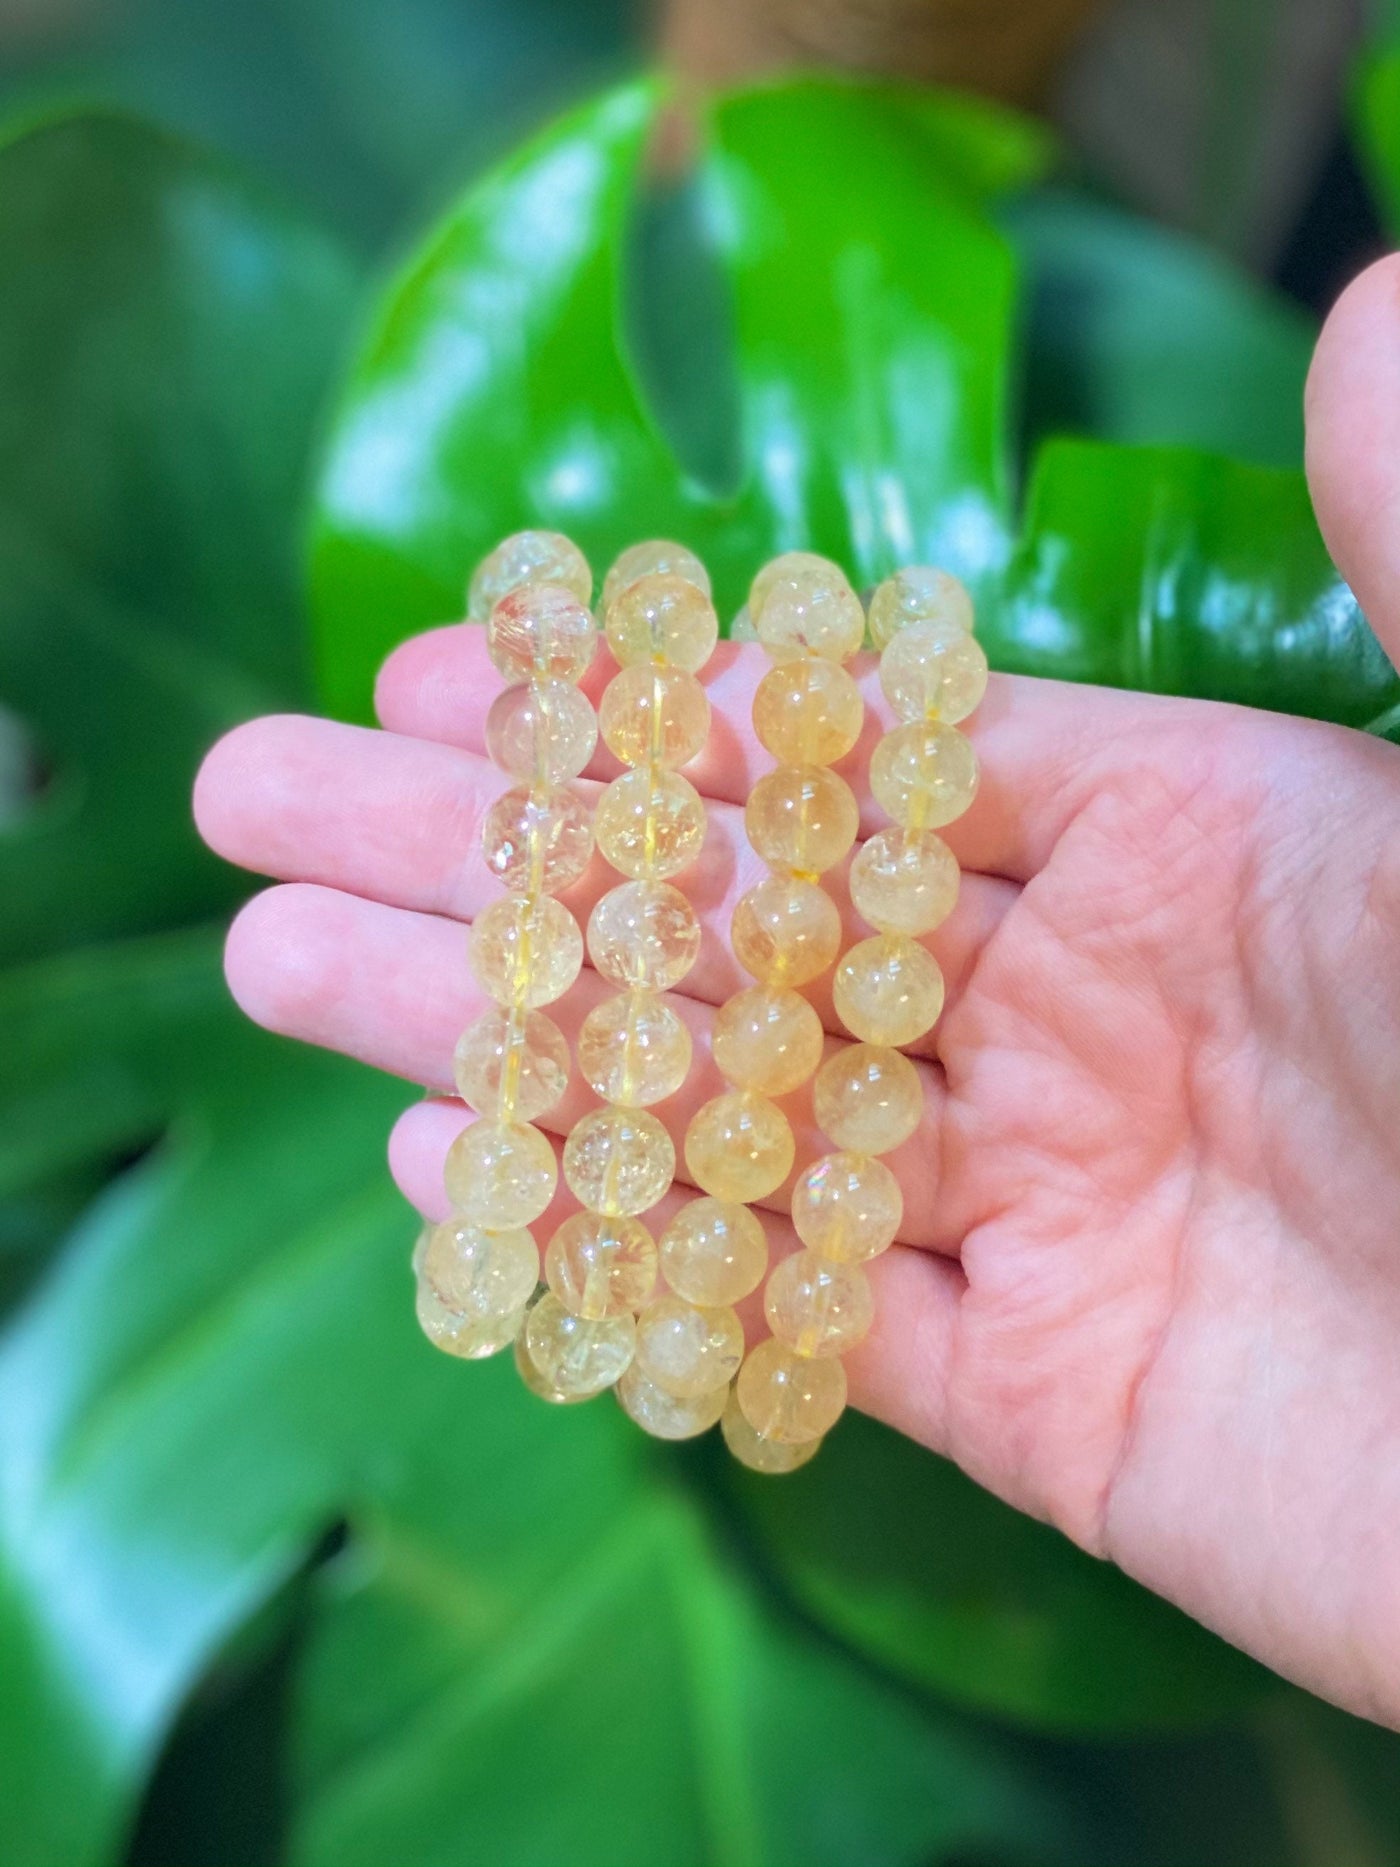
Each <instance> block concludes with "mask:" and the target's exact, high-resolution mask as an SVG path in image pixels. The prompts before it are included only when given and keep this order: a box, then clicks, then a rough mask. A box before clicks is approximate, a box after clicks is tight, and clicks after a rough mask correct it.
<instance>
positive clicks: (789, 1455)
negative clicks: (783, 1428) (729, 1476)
mask: <svg viewBox="0 0 1400 1867" xmlns="http://www.w3.org/2000/svg"><path fill="white" fill-rule="evenodd" d="M719 1430H720V1431H721V1432H722V1433H723V1434H724V1443H725V1445H727V1446H728V1448H729V1450H730V1452H731V1453H732V1454H733V1456H734V1457H735V1458H736V1459H737V1460H738V1461H739V1463H740V1464H741V1465H746V1466H747V1467H748V1468H749V1470H750V1471H751V1472H764V1473H766V1474H768V1475H769V1476H778V1475H781V1474H782V1473H784V1472H795V1471H797V1470H798V1469H799V1468H800V1467H801V1466H803V1465H806V1464H808V1463H810V1461H811V1460H812V1459H814V1458H815V1457H816V1456H817V1454H818V1452H820V1450H821V1444H822V1442H821V1440H820V1439H808V1440H806V1441H804V1442H803V1444H802V1445H800V1446H789V1445H784V1444H783V1442H782V1441H781V1440H777V1439H760V1438H759V1436H758V1434H757V1433H756V1432H755V1431H754V1429H753V1428H752V1427H751V1426H750V1425H749V1423H748V1421H747V1420H746V1419H745V1418H744V1410H743V1408H742V1407H741V1406H740V1405H739V1397H738V1395H737V1394H736V1393H735V1392H734V1390H733V1389H732V1388H731V1390H730V1393H729V1398H728V1400H727V1401H726V1402H725V1407H724V1412H723V1413H722V1414H721V1415H720V1421H719Z"/></svg>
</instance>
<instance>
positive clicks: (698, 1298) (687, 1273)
mask: <svg viewBox="0 0 1400 1867" xmlns="http://www.w3.org/2000/svg"><path fill="white" fill-rule="evenodd" d="M767 1268H768V1240H767V1239H766V1238H765V1237H764V1235H763V1226H762V1224H761V1223H760V1221H759V1220H758V1218H757V1217H756V1216H755V1214H753V1213H752V1212H750V1211H749V1209H748V1207H747V1206H739V1205H734V1204H732V1203H731V1202H728V1201H725V1200H722V1199H692V1200H691V1201H690V1203H689V1205H686V1206H682V1207H681V1209H680V1211H679V1212H678V1213H677V1214H676V1216H675V1218H674V1219H672V1221H671V1223H670V1224H669V1225H668V1226H667V1227H666V1230H665V1231H664V1232H663V1233H662V1234H661V1274H662V1276H663V1277H664V1278H665V1279H666V1282H667V1283H668V1284H669V1285H670V1286H671V1288H672V1289H673V1290H674V1291H675V1293H676V1295H677V1296H678V1297H684V1298H685V1300H686V1302H687V1303H698V1304H699V1305H700V1307H701V1308H702V1309H717V1308H719V1307H721V1306H723V1305H727V1304H731V1303H737V1302H738V1301H739V1300H740V1298H741V1297H746V1296H748V1294H749V1292H750V1291H752V1290H757V1288H758V1286H759V1285H760V1284H761V1283H762V1282H763V1273H764V1271H765V1270H766V1269H767Z"/></svg>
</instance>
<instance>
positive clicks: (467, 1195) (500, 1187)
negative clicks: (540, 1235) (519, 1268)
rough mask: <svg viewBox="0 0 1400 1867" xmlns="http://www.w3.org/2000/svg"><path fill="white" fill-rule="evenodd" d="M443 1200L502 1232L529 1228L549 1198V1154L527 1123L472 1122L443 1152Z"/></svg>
mask: <svg viewBox="0 0 1400 1867" xmlns="http://www.w3.org/2000/svg"><path fill="white" fill-rule="evenodd" d="M442 1180H443V1185H444V1186H445V1187H446V1189H447V1197H448V1198H449V1199H450V1200H451V1201H452V1204H453V1205H454V1206H456V1207H457V1208H458V1210H459V1211H461V1212H464V1213H467V1214H470V1215H474V1216H476V1217H478V1218H489V1220H490V1221H491V1223H492V1225H497V1226H500V1227H501V1229H502V1230H505V1229H506V1228H508V1227H510V1226H516V1225H529V1224H531V1223H532V1221H534V1220H535V1219H537V1218H538V1217H539V1216H540V1214H541V1213H542V1212H543V1211H544V1209H545V1207H546V1206H547V1205H548V1204H549V1202H550V1200H551V1199H553V1197H554V1189H555V1187H556V1186H557V1185H558V1183H559V1166H558V1162H557V1161H556V1160H555V1158H554V1149H553V1148H552V1147H551V1146H550V1144H549V1142H548V1141H547V1140H546V1139H545V1137H544V1136H543V1135H542V1134H541V1133H540V1131H539V1129H538V1128H532V1127H531V1126H530V1124H529V1123H528V1122H490V1121H478V1122H473V1123H472V1125H471V1127H470V1128H464V1129H463V1130H462V1132H461V1134H459V1135H458V1136H457V1139H456V1140H455V1141H454V1142H453V1143H452V1145H451V1147H450V1148H449V1149H448V1150H447V1160H446V1162H445V1164H444V1166H443V1173H442Z"/></svg>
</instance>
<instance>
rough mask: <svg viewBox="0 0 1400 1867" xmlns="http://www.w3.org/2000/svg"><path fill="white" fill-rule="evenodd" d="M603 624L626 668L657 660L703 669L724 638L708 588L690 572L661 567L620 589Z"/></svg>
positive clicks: (692, 671) (692, 670)
mask: <svg viewBox="0 0 1400 1867" xmlns="http://www.w3.org/2000/svg"><path fill="white" fill-rule="evenodd" d="M603 626H604V630H605V632H606V634H607V638H608V646H609V648H611V650H612V652H613V656H614V658H615V659H616V661H617V664H618V666H619V667H620V668H630V667H632V666H633V665H634V664H635V663H637V662H641V661H657V662H668V663H669V664H670V665H671V666H672V667H673V668H684V670H685V671H686V673H687V674H697V673H699V671H700V669H701V668H703V667H704V665H705V663H706V662H707V661H708V660H709V659H710V656H711V655H712V654H713V653H714V650H715V643H716V642H717V641H718V640H719V618H718V617H717V616H716V615H715V606H714V604H713V603H712V602H711V601H710V599H709V596H708V595H707V593H706V592H705V591H704V590H701V589H700V588H699V587H698V586H697V585H695V584H694V583H692V582H691V581H690V579H689V578H688V577H680V576H676V575H674V574H668V573H660V572H658V573H653V574H652V575H650V576H646V577H638V578H637V579H636V580H635V581H634V582H633V583H630V584H628V585H627V586H626V587H625V588H624V589H622V590H620V591H619V592H618V594H617V595H616V596H615V597H614V598H613V600H612V602H611V603H609V604H608V607H607V612H606V617H605V620H604V625H603Z"/></svg>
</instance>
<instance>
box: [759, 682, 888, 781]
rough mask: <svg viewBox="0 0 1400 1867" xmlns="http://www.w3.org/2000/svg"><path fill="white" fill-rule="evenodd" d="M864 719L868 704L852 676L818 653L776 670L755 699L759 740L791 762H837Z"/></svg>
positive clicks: (785, 760) (780, 757)
mask: <svg viewBox="0 0 1400 1867" xmlns="http://www.w3.org/2000/svg"><path fill="white" fill-rule="evenodd" d="M864 723H865V702H864V701H863V700H862V699H861V694H860V689H859V688H858V687H857V686H856V684H855V682H854V681H853V680H852V679H851V677H850V675H849V674H848V673H847V672H846V670H845V669H844V668H842V667H838V666H837V664H836V663H835V662H834V661H822V660H819V659H818V658H817V657H816V656H814V655H804V656H802V657H801V658H800V659H798V660H795V661H783V662H780V663H779V664H778V666H777V667H775V668H770V669H769V670H768V672H767V673H766V674H765V675H764V677H763V679H762V680H761V681H760V682H759V684H758V691H757V692H756V693H755V694H754V697H753V729H754V732H755V733H756V734H757V735H758V742H759V744H760V745H761V746H763V748H764V749H765V750H766V751H768V752H771V753H772V754H773V757H774V758H775V759H778V760H780V761H781V762H782V763H783V764H785V765H834V764H835V763H836V761H837V760H838V759H842V758H844V757H845V756H846V754H847V753H848V752H849V751H850V750H851V748H852V747H853V746H854V745H855V743H856V741H857V740H858V739H859V738H860V733H861V727H862V726H863V725H864Z"/></svg>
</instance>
